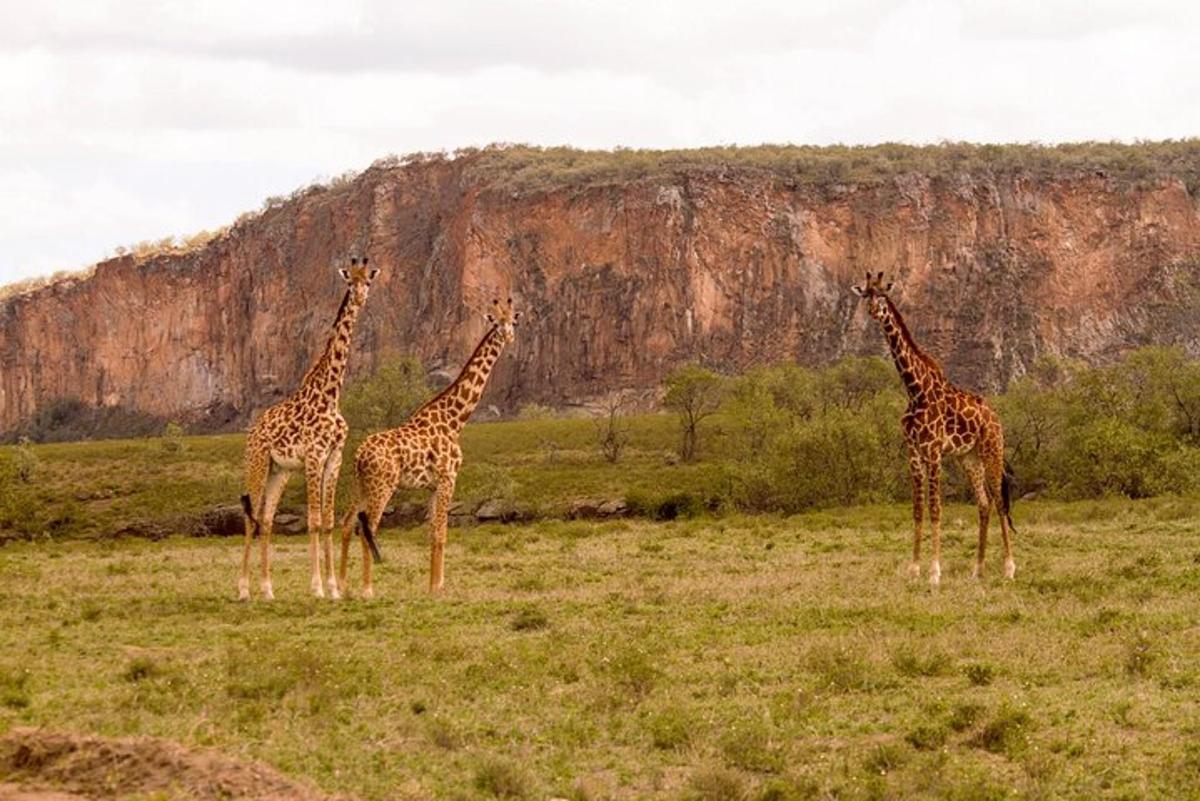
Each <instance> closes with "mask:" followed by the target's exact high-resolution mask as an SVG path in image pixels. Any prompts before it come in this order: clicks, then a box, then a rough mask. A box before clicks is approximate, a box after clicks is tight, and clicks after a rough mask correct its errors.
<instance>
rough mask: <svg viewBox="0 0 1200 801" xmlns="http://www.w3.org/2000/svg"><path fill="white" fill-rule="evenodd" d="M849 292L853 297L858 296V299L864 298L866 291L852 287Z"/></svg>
mask: <svg viewBox="0 0 1200 801" xmlns="http://www.w3.org/2000/svg"><path fill="white" fill-rule="evenodd" d="M850 291H851V292H853V293H854V294H855V295H858V296H859V297H860V298H865V297H866V296H867V291H866V290H865V289H863V288H862V287H861V286H852V287H850Z"/></svg>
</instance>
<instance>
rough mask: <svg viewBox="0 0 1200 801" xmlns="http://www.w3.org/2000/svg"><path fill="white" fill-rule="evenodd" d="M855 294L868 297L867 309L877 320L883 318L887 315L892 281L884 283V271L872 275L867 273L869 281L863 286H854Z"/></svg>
mask: <svg viewBox="0 0 1200 801" xmlns="http://www.w3.org/2000/svg"><path fill="white" fill-rule="evenodd" d="M852 289H853V290H854V294H856V295H858V296H859V297H860V298H866V299H867V309H868V310H869V311H870V312H871V316H872V317H874V318H875V319H876V320H882V319H883V318H884V317H885V316H886V315H887V302H888V294H887V293H888V292H890V291H891V289H892V282H891V281H888V282H887V283H886V284H884V283H883V271H882V270H881V271H880V272H879V273H877V274H875V275H874V276H872V275H871V274H870V273H867V281H866V283H864V284H863V285H862V286H856V287H852Z"/></svg>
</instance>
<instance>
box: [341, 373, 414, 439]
mask: <svg viewBox="0 0 1200 801" xmlns="http://www.w3.org/2000/svg"><path fill="white" fill-rule="evenodd" d="M428 397H429V385H428V383H427V382H426V380H425V370H424V368H422V367H421V363H420V362H419V361H418V360H417V359H416V357H414V356H390V357H388V356H385V357H384V359H383V362H382V364H381V366H380V367H379V369H378V370H376V371H375V373H374V374H373V375H371V376H368V377H365V378H360V379H358V380H357V381H355V382H353V383H352V384H350V385H349V386H348V387H346V392H345V393H344V394H343V395H342V413H343V414H344V415H345V416H346V420H347V421H349V423H350V428H351V430H353V431H364V432H365V431H378V430H380V429H384V428H395V427H396V426H398V425H400V424H401V423H403V422H404V421H405V420H407V419H408V416H409V415H410V414H412V413H413V411H414V410H415V409H416V408H417V407H418V406H420V405H421V404H422V403H423V402H424V401H425V400H426V399H428Z"/></svg>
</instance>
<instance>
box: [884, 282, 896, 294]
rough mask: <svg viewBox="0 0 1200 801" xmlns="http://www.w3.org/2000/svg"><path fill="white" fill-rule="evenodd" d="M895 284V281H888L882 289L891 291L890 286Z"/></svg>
mask: <svg viewBox="0 0 1200 801" xmlns="http://www.w3.org/2000/svg"><path fill="white" fill-rule="evenodd" d="M895 285H896V282H895V281H888V285H887V288H885V289H884V290H883V291H884V292H891V291H892V287H893V286H895Z"/></svg>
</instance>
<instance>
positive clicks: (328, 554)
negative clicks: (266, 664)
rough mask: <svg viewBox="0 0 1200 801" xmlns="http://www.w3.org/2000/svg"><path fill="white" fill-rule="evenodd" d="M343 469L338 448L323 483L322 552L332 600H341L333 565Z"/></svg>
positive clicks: (331, 455) (330, 461) (327, 463)
mask: <svg viewBox="0 0 1200 801" xmlns="http://www.w3.org/2000/svg"><path fill="white" fill-rule="evenodd" d="M341 469H342V449H341V447H340V446H339V447H336V448H334V449H333V452H332V453H330V454H329V459H328V460H327V461H326V462H325V475H324V476H323V480H322V482H321V487H322V493H321V540H322V552H323V555H324V558H325V571H326V573H327V574H328V579H327V580H326V589H327V590H328V591H329V597H330V598H334V599H337V598H341V597H342V593H341V591H340V590H339V589H338V580H337V573H336V571H335V569H334V564H333V502H334V496H336V495H337V482H338V474H339V472H340V471H341Z"/></svg>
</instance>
